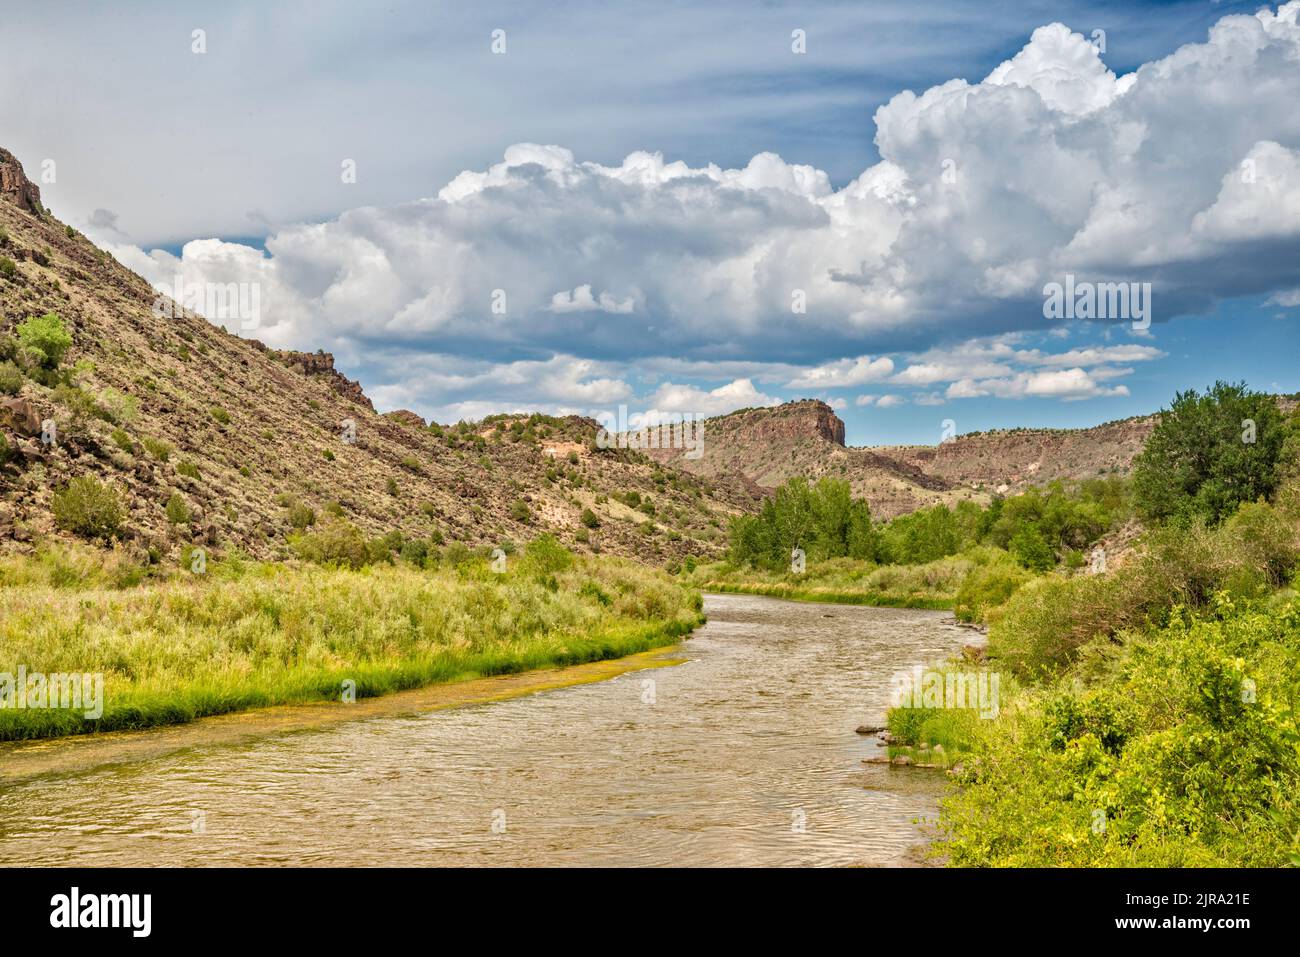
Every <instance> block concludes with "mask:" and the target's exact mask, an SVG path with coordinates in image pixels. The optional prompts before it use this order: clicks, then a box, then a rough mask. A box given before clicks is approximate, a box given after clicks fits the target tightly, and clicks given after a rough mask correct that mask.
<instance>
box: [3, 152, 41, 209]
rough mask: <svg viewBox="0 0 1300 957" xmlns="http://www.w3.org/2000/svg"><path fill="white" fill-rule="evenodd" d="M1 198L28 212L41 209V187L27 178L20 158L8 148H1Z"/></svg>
mask: <svg viewBox="0 0 1300 957" xmlns="http://www.w3.org/2000/svg"><path fill="white" fill-rule="evenodd" d="M0 200H4V201H8V202H10V203H13V204H14V205H15V206H17V207H18V208H19V209H21V210H23V211H25V212H28V213H39V212H40V210H41V190H40V188H39V187H38V186H37V185H36V184H35V183H33V182H32V181H31V180H29V179H28V178H27V176H26V174H25V173H23V166H22V164H21V163H19V162H18V158H17V157H16V156H14V154H13V153H10V152H9V151H8V150H6V149H0Z"/></svg>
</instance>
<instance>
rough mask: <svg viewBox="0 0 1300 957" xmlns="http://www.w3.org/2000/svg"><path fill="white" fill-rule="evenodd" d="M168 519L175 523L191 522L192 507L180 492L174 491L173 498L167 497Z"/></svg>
mask: <svg viewBox="0 0 1300 957" xmlns="http://www.w3.org/2000/svg"><path fill="white" fill-rule="evenodd" d="M167 521H169V522H171V523H172V524H173V525H188V524H189V521H190V509H189V506H188V505H186V504H185V497H184V496H183V495H181V493H180V492H172V494H171V498H169V499H167Z"/></svg>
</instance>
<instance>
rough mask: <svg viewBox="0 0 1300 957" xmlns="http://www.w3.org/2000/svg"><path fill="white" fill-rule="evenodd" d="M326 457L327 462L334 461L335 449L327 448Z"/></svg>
mask: <svg viewBox="0 0 1300 957" xmlns="http://www.w3.org/2000/svg"><path fill="white" fill-rule="evenodd" d="M324 458H325V461H326V462H333V461H334V452H333V450H332V449H326V450H325V452H324Z"/></svg>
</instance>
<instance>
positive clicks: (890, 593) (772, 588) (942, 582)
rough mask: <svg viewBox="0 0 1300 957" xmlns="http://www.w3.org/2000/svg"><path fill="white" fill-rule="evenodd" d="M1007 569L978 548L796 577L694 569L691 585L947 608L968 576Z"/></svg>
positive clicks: (839, 561) (845, 563) (835, 566)
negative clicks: (913, 561) (925, 559)
mask: <svg viewBox="0 0 1300 957" xmlns="http://www.w3.org/2000/svg"><path fill="white" fill-rule="evenodd" d="M1007 564H1010V559H1009V558H1008V557H1007V554H1006V552H1004V551H1002V550H1001V549H998V548H988V547H982V546H980V547H975V548H971V549H969V550H967V551H966V552H963V553H962V554H960V555H949V556H947V557H945V558H939V559H936V560H935V561H932V562H927V563H925V564H923V565H877V564H876V563H874V562H871V561H862V560H858V559H853V558H834V559H830V560H828V561H823V562H815V563H809V564H808V566H807V568H806V569H805V571H803V572H800V573H796V572H792V571H779V572H778V571H771V570H768V569H763V568H754V567H750V566H746V565H735V564H732V563H730V562H715V563H713V564H709V565H701V566H699V567H698V568H696V569H695V571H694V572H693V573H692V574H691V575H690V576H689V581H690V582H691V583H692V584H694V585H696V586H698V587H700V588H702V589H704V590H705V591H717V592H740V593H744V594H749V595H767V596H770V597H773V598H785V599H788V600H790V601H822V602H832V603H835V604H843V605H880V606H889V607H894V608H932V609H951V608H953V607H954V605H955V603H956V601H957V597H958V594H959V591H960V589H961V587H962V584H963V582H965V581H966V580H967V576H969V575H970V574H971V573H972V572H974V571H976V570H978V569H982V568H984V567H986V566H995V567H1004V566H1005V565H1007ZM1025 578H1028V575H1026V576H1025Z"/></svg>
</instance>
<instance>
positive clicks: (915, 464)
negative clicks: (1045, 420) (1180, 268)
mask: <svg viewBox="0 0 1300 957" xmlns="http://www.w3.org/2000/svg"><path fill="white" fill-rule="evenodd" d="M1154 421H1155V420H1154V417H1152V416H1146V417H1142V418H1134V419H1125V420H1123V421H1120V422H1111V423H1107V424H1105V425H1099V426H1095V427H1093V428H1089V429H1010V430H999V431H995V432H982V433H972V434H969V435H962V436H958V437H955V438H953V439H949V440H947V441H945V442H943V443H941V444H939V445H937V446H878V447H871V448H851V447H847V446H845V444H844V423H843V421H841V420H840V418H839V417H838V416H837V415H836V414H835V412H834V410H832V409H831V407H830V406H828V405H826V403H824V402H820V401H817V400H814V399H805V400H801V401H798V402H787V403H785V404H784V405H780V406H776V407H773V408H761V409H744V410H741V411H739V412H733V413H731V414H730V415H724V416H719V417H717V418H713V419H708V420H706V421H705V423H704V436H705V440H704V451H703V454H702V455H700V456H699V457H698V458H696V459H687V458H685V457H684V456H683V455H682V454H681V453H680V452H679V451H676V450H664V449H659V450H651V451H650V452H649V454H650V455H652V456H653V457H654V458H655V459H656V460H657V461H660V462H663V463H665V464H668V465H673V466H675V467H678V468H683V469H686V470H688V471H691V472H694V473H695V474H697V475H700V476H702V477H705V478H718V477H721V476H736V475H739V476H743V477H745V478H747V479H749V480H750V481H752V482H754V483H755V484H756V485H758V486H759V487H760V488H763V489H772V488H775V487H776V486H778V485H780V484H781V483H782V482H785V481H786V480H787V479H790V478H793V477H795V476H799V475H802V476H805V477H807V478H810V479H817V478H820V477H822V476H825V475H831V476H836V477H839V478H844V479H847V480H848V481H849V484H850V485H851V486H852V488H853V491H854V493H855V494H857V495H860V496H862V497H864V498H866V499H867V501H868V502H869V503H870V504H871V511H872V514H873V515H874V516H875V517H876V518H892V517H894V516H896V515H901V514H903V513H906V512H911V511H914V510H916V509H918V508H923V507H925V506H927V505H933V504H938V503H940V502H945V503H949V504H951V503H954V502H957V501H960V500H962V499H970V500H973V501H976V502H985V501H988V500H989V499H990V498H991V497H992V495H993V494H995V493H998V492H1001V493H1003V494H1006V493H1014V492H1016V491H1023V490H1024V489H1025V488H1026V487H1028V486H1030V485H1035V484H1042V483H1045V482H1049V481H1052V480H1053V479H1084V478H1093V477H1096V476H1101V475H1108V474H1120V475H1123V474H1127V472H1128V471H1129V468H1130V467H1131V465H1132V462H1133V458H1134V457H1135V456H1136V455H1137V453H1138V452H1139V451H1141V449H1142V445H1143V444H1144V443H1145V442H1146V438H1147V436H1148V435H1149V434H1150V433H1151V429H1152V428H1153V427H1154Z"/></svg>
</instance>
